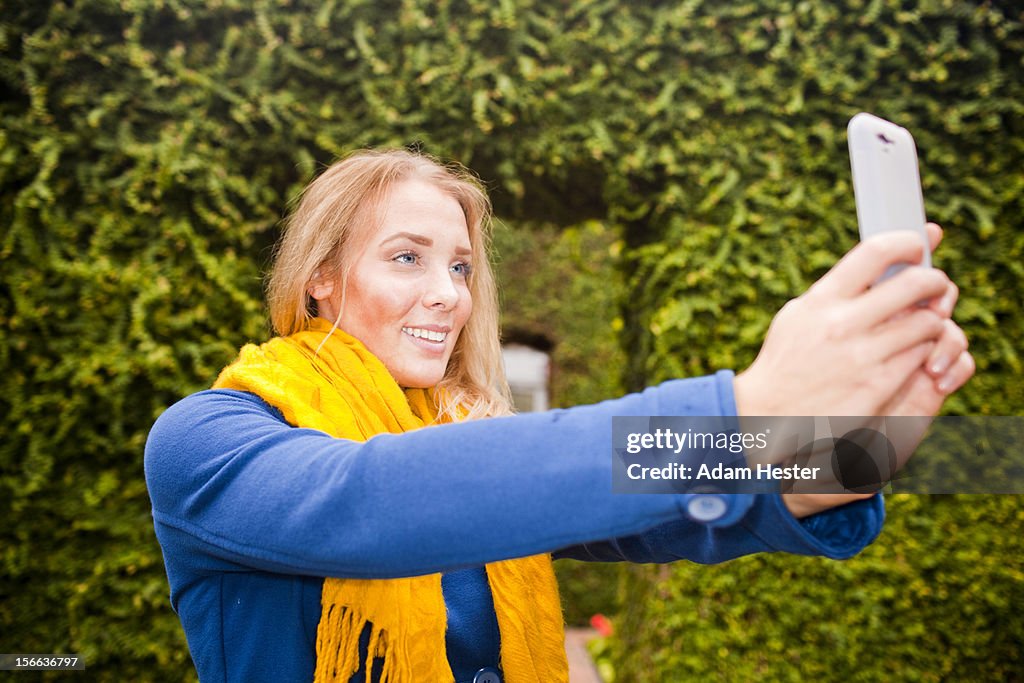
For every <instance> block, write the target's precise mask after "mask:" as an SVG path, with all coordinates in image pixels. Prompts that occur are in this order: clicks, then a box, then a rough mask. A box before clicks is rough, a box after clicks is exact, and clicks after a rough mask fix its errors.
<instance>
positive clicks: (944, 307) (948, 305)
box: [939, 293, 954, 315]
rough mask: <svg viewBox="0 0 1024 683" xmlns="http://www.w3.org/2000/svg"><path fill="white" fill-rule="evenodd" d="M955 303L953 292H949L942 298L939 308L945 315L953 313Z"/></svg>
mask: <svg viewBox="0 0 1024 683" xmlns="http://www.w3.org/2000/svg"><path fill="white" fill-rule="evenodd" d="M953 305H954V302H953V294H952V293H949V294H946V295H945V296H943V297H942V300H941V301H940V302H939V309H940V310H941V311H942V312H943V313H944V314H945V315H952V314H953Z"/></svg>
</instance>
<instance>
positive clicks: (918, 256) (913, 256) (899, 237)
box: [813, 230, 924, 297]
mask: <svg viewBox="0 0 1024 683" xmlns="http://www.w3.org/2000/svg"><path fill="white" fill-rule="evenodd" d="M923 256H924V245H923V244H922V243H921V237H920V236H919V235H918V233H916V232H913V231H912V230H894V231H892V232H887V233H884V234H882V235H877V236H875V237H871V238H869V239H866V240H864V241H863V242H861V243H860V244H858V245H857V246H855V247H854V248H853V249H851V250H850V251H848V252H847V253H846V255H845V256H843V258H841V259H840V260H839V262H838V263H837V264H836V265H834V266H833V267H832V269H831V270H829V271H828V272H827V273H825V275H824V276H822V278H821V279H820V280H818V282H817V283H815V285H814V287H813V289H814V290H816V291H819V292H820V293H821V294H823V295H824V296H842V297H852V296H856V295H857V294H860V293H861V292H863V291H864V290H866V289H867V288H868V287H870V286H871V285H872V283H874V282H875V281H876V280H878V278H880V277H882V275H883V274H884V273H885V271H886V270H888V268H889V267H890V266H894V265H896V264H899V263H907V264H919V263H921V260H922V258H923Z"/></svg>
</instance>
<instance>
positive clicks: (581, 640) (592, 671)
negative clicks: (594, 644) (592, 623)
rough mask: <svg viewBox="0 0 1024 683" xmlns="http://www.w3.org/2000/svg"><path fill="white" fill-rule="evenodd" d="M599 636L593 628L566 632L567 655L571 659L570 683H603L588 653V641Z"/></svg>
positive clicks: (572, 629)
mask: <svg viewBox="0 0 1024 683" xmlns="http://www.w3.org/2000/svg"><path fill="white" fill-rule="evenodd" d="M596 635H597V631H595V630H594V629H592V628H568V629H566V630H565V654H566V655H568V657H569V683H602V682H601V677H600V676H599V675H598V674H597V667H595V666H594V662H592V661H591V659H590V653H589V652H587V641H588V640H590V639H591V638H593V637H595V636H596Z"/></svg>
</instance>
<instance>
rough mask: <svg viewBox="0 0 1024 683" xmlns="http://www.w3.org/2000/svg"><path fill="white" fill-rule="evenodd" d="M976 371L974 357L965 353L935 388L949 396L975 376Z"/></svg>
mask: <svg viewBox="0 0 1024 683" xmlns="http://www.w3.org/2000/svg"><path fill="white" fill-rule="evenodd" d="M975 369H976V366H975V364H974V357H973V356H971V354H970V353H969V352H967V351H964V352H962V353H961V354H960V356H959V357H958V358H957V359H956V362H954V363H953V366H952V367H951V368H950V369H949V370H948V371H947V372H946V374H945V375H943V376H942V378H941V379H939V381H938V383H937V384H936V387H935V388H936V389H938V390H939V391H940V392H941V393H943V394H945V395H947V396H948V395H949V394H952V393H953V392H954V391H956V390H957V389H959V388H960V387H962V386H963V385H964V384H966V383H967V380H969V379H970V378H971V377H973V376H974V371H975Z"/></svg>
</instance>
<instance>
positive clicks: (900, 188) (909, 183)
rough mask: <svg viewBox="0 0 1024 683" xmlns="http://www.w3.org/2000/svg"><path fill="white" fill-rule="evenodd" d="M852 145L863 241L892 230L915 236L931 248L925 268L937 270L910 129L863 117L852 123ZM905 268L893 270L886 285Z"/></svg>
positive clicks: (925, 250) (853, 120)
mask: <svg viewBox="0 0 1024 683" xmlns="http://www.w3.org/2000/svg"><path fill="white" fill-rule="evenodd" d="M847 139H848V142H849V147H850V165H851V167H852V169H853V194H854V198H855V200H856V204H857V223H858V225H859V227H860V237H861V239H862V240H866V239H869V238H871V237H873V236H875V235H879V234H882V233H885V232H889V231H891V230H913V231H914V232H916V233H918V234H919V235H920V236H921V243H922V244H923V245H924V247H925V248H924V257H923V258H922V260H921V264H920V265H922V266H931V254H930V250H929V248H928V234H927V232H926V230H925V223H926V219H925V213H924V196H923V194H922V192H921V177H920V175H919V173H918V166H917V148H916V147H915V145H914V138H913V136H912V135H911V134H910V132H909V131H907V129H906V128H901V127H900V126H897V125H896V124H895V123H892V122H891V121H886V120H885V119H881V118H879V117H877V116H873V115H871V114H867V113H863V112H862V113H860V114H857V115H856V116H854V117H853V118H852V119H850V123H849V126H848V127H847ZM905 267H906V266H904V265H898V266H893V267H891V268H889V269H888V270H887V271H886V272H885V274H884V275H883V276H882V278H881V279H882V280H884V279H886V278H888V277H891V276H892V275H894V274H896V273H897V272H899V271H900V270H902V269H903V268H905Z"/></svg>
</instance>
